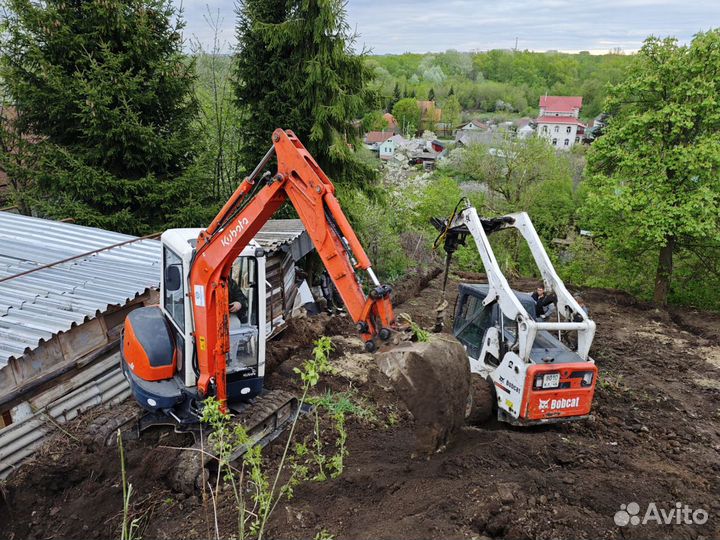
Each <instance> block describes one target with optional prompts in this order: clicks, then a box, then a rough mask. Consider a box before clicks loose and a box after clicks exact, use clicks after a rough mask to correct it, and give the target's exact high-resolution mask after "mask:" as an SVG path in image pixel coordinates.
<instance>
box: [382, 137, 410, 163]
mask: <svg viewBox="0 0 720 540" xmlns="http://www.w3.org/2000/svg"><path fill="white" fill-rule="evenodd" d="M406 143H407V141H406V140H405V139H404V138H403V136H402V135H393V136H392V137H390V138H388V139H386V140H385V141H383V142H382V143H381V144H380V147H379V157H380V159H384V160H388V159H391V158H392V157H393V156H394V155H395V150H397V149H398V148H399V147H400V146H403V145H404V144H406Z"/></svg>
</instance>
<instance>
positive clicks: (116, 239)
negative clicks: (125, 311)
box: [0, 212, 160, 368]
mask: <svg viewBox="0 0 720 540" xmlns="http://www.w3.org/2000/svg"><path fill="white" fill-rule="evenodd" d="M133 240H135V241H133ZM128 241H131V243H128V244H125V245H122V246H117V247H113V248H111V249H108V250H106V251H101V252H99V253H92V254H90V255H84V254H87V253H88V252H93V251H95V250H98V249H103V248H107V247H109V246H113V245H115V244H120V243H122V242H128ZM71 257H75V258H74V259H72V260H70V261H67V262H63V263H60V264H56V265H53V266H50V267H47V268H42V267H43V266H45V265H48V264H52V263H55V262H58V261H63V260H65V259H68V258H71ZM159 265H160V242H158V241H157V240H139V239H137V238H136V237H133V236H129V235H126V234H120V233H115V232H109V231H104V230H102V229H96V228H93V227H84V226H81V225H74V224H70V223H61V222H57V221H50V220H45V219H38V218H33V217H28V216H21V215H18V214H12V213H9V212H0V368H1V367H3V366H5V365H6V364H7V362H8V360H9V359H10V358H12V357H19V356H21V355H22V354H23V353H24V352H25V351H26V350H28V349H34V348H36V347H37V346H38V345H39V344H40V343H41V342H42V341H47V340H48V339H50V338H51V337H52V336H53V335H55V334H58V333H60V332H64V331H67V330H69V329H70V328H71V327H72V326H73V325H75V324H80V323H82V322H84V321H85V320H88V319H90V318H93V317H95V316H96V314H97V313H98V312H103V311H105V310H106V309H108V307H109V306H113V305H122V304H125V303H126V302H128V301H129V300H132V299H133V298H135V297H136V296H138V295H139V294H142V293H143V292H145V291H146V290H147V289H149V288H152V287H158V286H159V277H160V269H159ZM33 269H38V270H36V271H34V272H31V273H28V274H24V275H19V274H22V273H23V272H26V271H28V270H33ZM13 276H15V277H13ZM8 277H12V279H6V278H8ZM3 279H6V280H5V281H2V280H3Z"/></svg>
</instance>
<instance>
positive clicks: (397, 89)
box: [387, 82, 402, 112]
mask: <svg viewBox="0 0 720 540" xmlns="http://www.w3.org/2000/svg"><path fill="white" fill-rule="evenodd" d="M401 99H402V95H401V94H400V84H399V83H397V82H396V83H395V88H394V89H393V93H392V97H391V98H390V101H389V102H388V106H387V112H392V110H393V107H394V106H395V104H396V103H397V102H398V101H400V100H401Z"/></svg>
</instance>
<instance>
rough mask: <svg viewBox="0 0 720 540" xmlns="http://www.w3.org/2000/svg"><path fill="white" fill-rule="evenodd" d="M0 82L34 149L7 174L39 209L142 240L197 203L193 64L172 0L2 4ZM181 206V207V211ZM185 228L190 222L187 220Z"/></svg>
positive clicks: (50, 0)
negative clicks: (191, 168) (189, 174)
mask: <svg viewBox="0 0 720 540" xmlns="http://www.w3.org/2000/svg"><path fill="white" fill-rule="evenodd" d="M6 5H7V11H6V15H5V20H4V21H3V22H4V23H5V33H4V34H3V36H2V41H1V42H0V46H1V53H2V56H1V58H0V80H2V82H3V86H4V91H5V92H6V94H7V95H8V96H9V97H10V100H11V101H12V103H13V105H14V107H15V108H16V110H17V113H18V120H17V126H15V127H18V128H19V129H21V130H22V131H23V132H24V133H28V134H31V135H32V138H33V140H34V144H28V145H25V146H24V147H23V150H22V151H23V152H26V153H27V155H25V156H23V159H22V160H20V162H21V164H20V165H18V166H13V167H11V169H10V170H9V171H8V172H9V174H10V175H18V176H25V177H27V178H30V179H31V180H32V182H31V185H32V189H30V190H29V191H27V192H23V193H16V194H15V195H16V197H18V198H20V199H22V200H23V202H25V203H26V204H27V206H29V207H31V208H32V209H33V211H35V212H37V213H39V214H41V215H46V216H49V217H55V218H67V217H73V218H75V219H76V220H77V221H78V222H80V223H85V224H89V225H94V226H99V227H103V228H109V229H114V230H120V231H124V232H130V233H146V232H151V231H155V230H158V229H159V228H162V227H164V226H165V225H166V224H167V222H168V221H170V222H172V221H173V220H174V219H179V220H180V221H185V222H187V221H186V220H183V219H182V218H181V217H179V216H183V215H187V214H184V213H183V212H187V208H186V207H183V208H177V207H176V205H185V204H186V203H185V201H187V200H188V199H191V198H192V199H193V200H194V202H195V203H198V202H201V199H202V197H201V194H200V193H198V192H196V191H195V190H194V186H193V182H191V181H190V180H189V179H188V178H186V177H183V176H182V173H183V171H184V169H185V168H186V167H187V166H188V165H189V164H190V163H191V162H192V159H193V150H192V148H193V145H192V144H191V142H192V140H193V133H192V127H191V125H192V122H193V120H194V115H195V112H196V109H195V102H194V99H193V95H194V90H193V85H194V74H193V73H194V66H193V64H192V62H188V61H187V59H186V58H185V57H184V55H183V53H182V35H181V29H182V26H183V23H182V21H181V20H180V17H179V13H178V12H177V10H176V9H175V8H174V7H173V5H172V4H171V3H170V2H167V1H166V0H84V1H80V0H76V1H68V0H45V1H44V2H42V3H35V2H31V1H30V0H7V2H6ZM180 201H182V202H180ZM180 224H185V223H180Z"/></svg>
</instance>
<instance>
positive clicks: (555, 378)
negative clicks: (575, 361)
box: [542, 373, 560, 388]
mask: <svg viewBox="0 0 720 540" xmlns="http://www.w3.org/2000/svg"><path fill="white" fill-rule="evenodd" d="M559 384H560V374H559V373H547V374H545V375H544V376H543V386H542V387H543V388H555V387H556V386H558V385H559Z"/></svg>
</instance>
